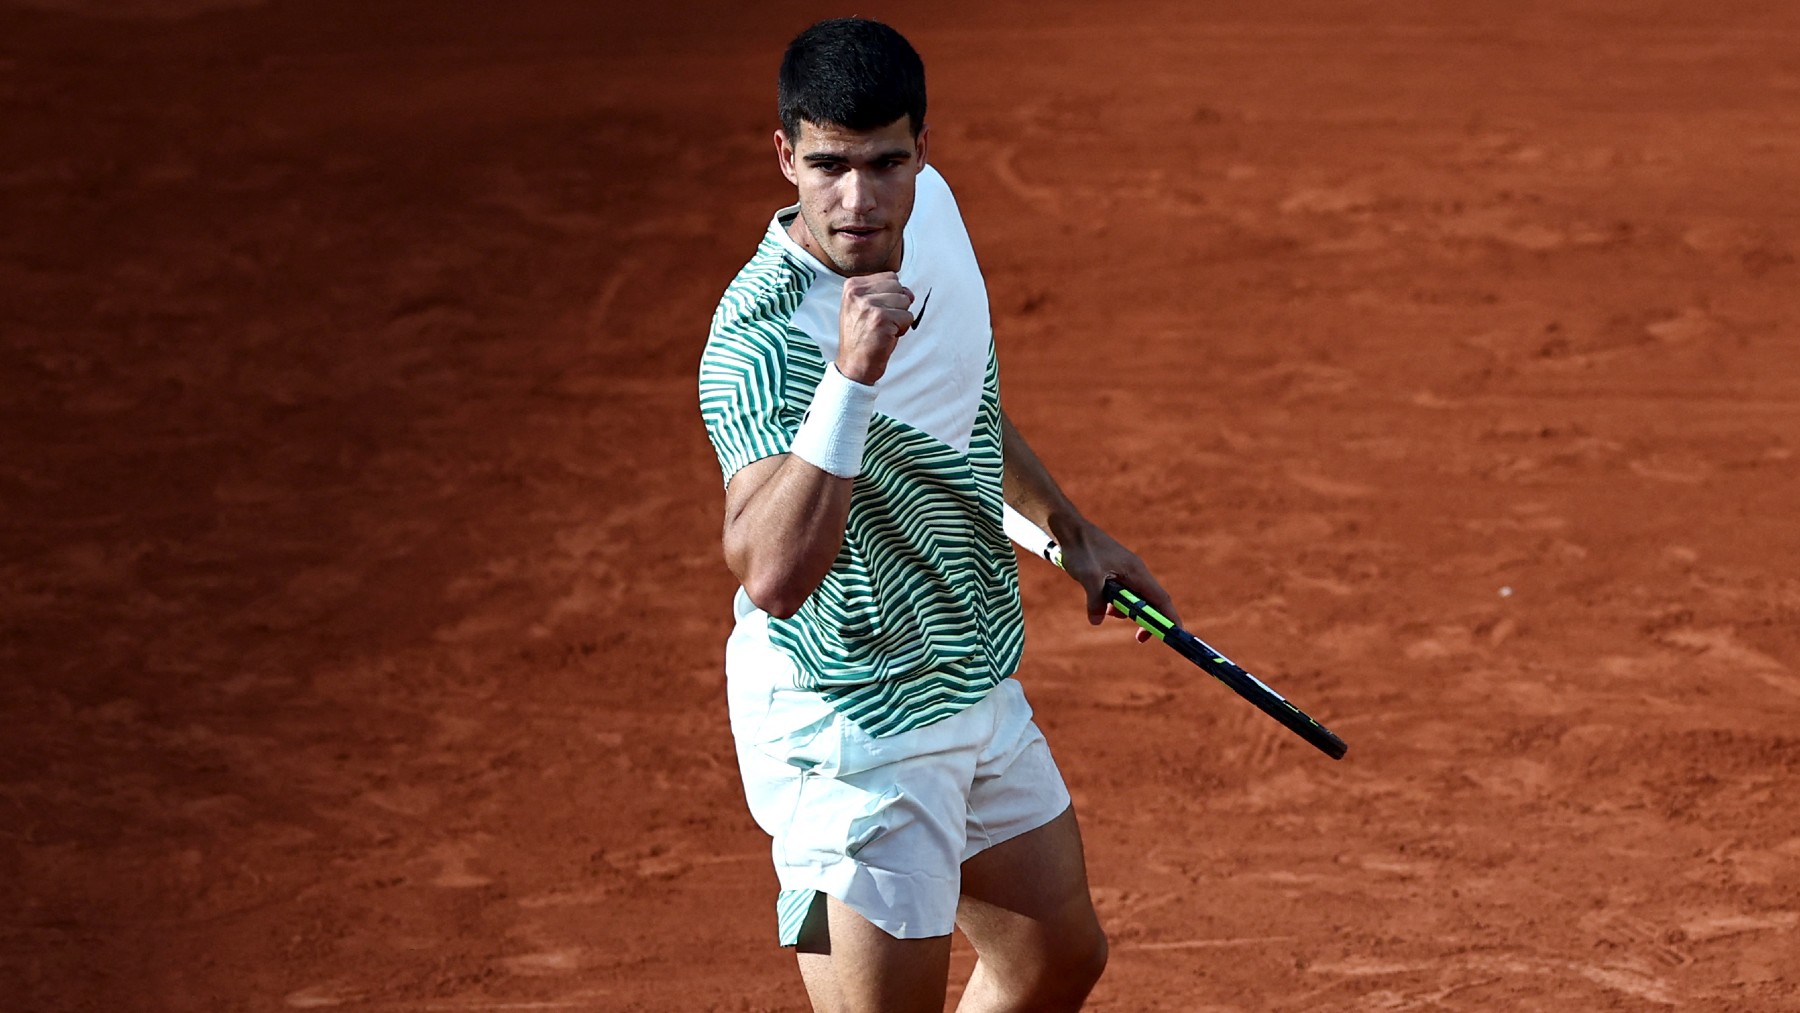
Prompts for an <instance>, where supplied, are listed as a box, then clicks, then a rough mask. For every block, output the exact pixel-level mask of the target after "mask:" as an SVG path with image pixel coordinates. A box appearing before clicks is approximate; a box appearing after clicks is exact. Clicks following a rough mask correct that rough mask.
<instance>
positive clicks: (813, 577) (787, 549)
mask: <svg viewBox="0 0 1800 1013" xmlns="http://www.w3.org/2000/svg"><path fill="white" fill-rule="evenodd" d="M740 482H745V483H747V485H748V488H743V487H740V486H739V483H740ZM854 485H855V479H849V478H838V477H837V476H835V475H832V474H830V473H828V472H825V471H822V470H820V469H819V468H817V467H815V466H813V465H811V464H809V463H807V462H806V461H804V460H801V459H800V458H798V457H795V456H792V455H783V456H781V457H779V458H769V459H767V460H765V461H759V462H757V463H756V464H753V465H751V466H750V467H748V468H745V469H744V471H742V472H739V473H738V476H737V477H735V478H733V479H732V487H733V488H732V490H731V491H732V493H734V494H737V495H733V496H731V497H730V499H731V502H730V504H729V505H730V507H731V509H730V510H729V511H728V512H727V514H726V518H725V537H724V541H725V562H726V564H727V565H728V566H730V567H731V571H732V572H733V573H734V574H736V575H737V578H738V581H739V582H740V583H741V584H743V585H744V591H745V593H746V594H748V595H749V596H750V600H751V601H752V602H754V603H756V606H757V607H758V608H760V609H762V610H764V611H765V612H768V613H769V614H770V615H773V616H776V617H778V618H786V617H788V616H791V615H793V614H794V613H795V612H797V611H799V609H800V606H801V605H802V604H804V603H805V602H806V599H807V598H808V597H809V596H810V595H811V594H812V593H813V591H814V590H815V589H816V588H818V586H819V583H820V582H821V581H823V580H824V579H825V575H826V574H828V573H830V572H831V565H832V563H833V561H835V560H836V559H837V554H838V550H839V549H840V548H841V547H842V546H843V543H844V524H845V521H846V520H847V519H848V518H849V516H850V494H851V490H852V489H853V488H854Z"/></svg>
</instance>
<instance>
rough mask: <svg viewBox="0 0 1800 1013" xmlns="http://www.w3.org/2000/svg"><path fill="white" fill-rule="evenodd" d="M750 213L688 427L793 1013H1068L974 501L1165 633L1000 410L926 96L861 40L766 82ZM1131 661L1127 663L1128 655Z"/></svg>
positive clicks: (1063, 833) (1068, 887) (1070, 980)
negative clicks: (724, 576) (969, 950)
mask: <svg viewBox="0 0 1800 1013" xmlns="http://www.w3.org/2000/svg"><path fill="white" fill-rule="evenodd" d="M779 108H780V116H781V127H780V129H779V130H777V131H776V132H775V137H774V140H775V155H776V160H777V163H778V165H779V166H780V169H781V173H782V175H784V176H785V177H787V179H788V181H789V182H791V183H793V184H794V186H795V188H796V190H797V191H798V197H799V200H798V203H796V204H795V205H794V206H792V207H788V208H785V209H783V210H781V211H778V212H776V213H775V216H774V219H773V220H772V221H771V222H770V223H769V227H768V231H767V232H766V233H765V234H764V235H763V238H762V242H761V245H760V246H759V247H758V248H757V250H756V253H755V255H754V256H753V257H752V258H751V259H750V262H749V263H748V264H747V265H745V267H744V269H743V270H742V271H741V272H740V273H739V274H738V276H737V278H736V279H735V280H734V281H732V283H731V285H730V287H729V288H728V289H727V290H726V292H725V294H724V297H723V298H722V299H721V300H720V302H719V307H718V310H717V312H716V314H715V315H714V317H713V322H712V331H711V335H710V338H709V340H708V342H707V346H706V351H705V353H704V355H703V357H702V359H701V364H700V408H701V414H702V416H703V418H704V420H705V423H706V428H707V433H708V435H709V437H710V438H711V440H712V443H713V446H714V449H715V450H716V451H717V452H718V457H719V463H720V467H721V468H722V470H723V472H724V477H725V483H726V487H725V488H726V491H725V529H724V550H725V559H726V562H727V563H728V564H729V565H730V567H731V570H732V572H733V573H735V574H736V575H737V577H738V579H739V581H740V582H741V584H742V587H741V588H740V589H739V591H738V593H737V595H736V600H735V602H734V606H735V608H734V612H735V616H736V626H735V628H734V630H733V632H732V635H731V638H730V640H729V641H728V643H727V646H726V660H725V665H726V672H727V677H728V685H729V694H728V695H729V700H730V714H731V727H732V732H733V735H734V737H735V739H736V743H737V753H738V761H739V765H740V767H741V769H742V772H743V778H744V791H745V795H746V796H747V798H748V801H749V804H750V810H751V813H752V814H753V815H754V817H755V818H756V821H757V823H758V824H759V825H761V826H762V828H763V829H764V830H766V831H767V832H768V833H769V835H770V836H771V837H772V838H773V847H772V853H773V856H774V861H775V870H776V874H777V878H778V879H779V881H780V886H781V890H780V894H779V897H778V900H777V904H776V910H777V923H778V927H779V932H780V938H781V942H782V944H783V945H787V946H795V947H796V948H797V952H798V954H799V963H800V971H801V975H802V977H803V979H804V981H805V984H806V990H807V993H808V995H809V996H810V998H811V1000H812V1003H813V1006H814V1008H815V1009H816V1010H820V1011H831V1013H839V1011H862V1010H881V1011H884V1013H887V1011H909V1010H934V1011H937V1010H941V1009H942V1008H943V1002H944V995H945V988H946V978H947V974H948V967H949V955H950V934H951V932H952V930H953V929H954V928H955V927H957V926H961V927H962V929H963V931H964V933H965V934H966V935H967V936H968V938H969V940H970V942H971V943H972V944H973V945H974V947H975V950H976V952H977V954H978V956H979V960H978V962H977V964H976V967H975V971H974V974H973V977H972V978H971V979H970V981H969V984H968V987H967V989H966V990H965V991H964V993H963V999H962V1005H961V1007H960V1008H961V1009H963V1010H969V1011H973V1010H981V1011H998V1010H1034V1011H1046V1010H1073V1009H1078V1008H1079V1007H1080V1006H1081V1004H1082V1002H1083V1001H1084V1000H1085V998H1086V996H1087V994H1088V992H1089V990H1090V989H1091V988H1092V987H1093V985H1094V982H1095V981H1096V980H1097V979H1098V978H1099V976H1100V972H1101V969H1102V968H1103V967H1104V966H1105V963H1106V938H1105V936H1104V935H1103V934H1102V932H1101V929H1100V925H1099V921H1098V919H1097V918H1096V917H1095V914H1094V908H1093V903H1092V901H1091V899H1090V898H1089V894H1088V885H1087V874H1086V871H1085V869H1084V866H1083V860H1082V851H1081V835H1080V832H1079V830H1078V829H1077V826H1076V822H1075V813H1074V810H1073V809H1072V808H1071V807H1070V804H1069V793H1068V791H1067V789H1066V788H1065V787H1064V785H1063V780H1062V776H1061V774H1059V773H1058V771H1057V768H1056V764H1055V762H1054V761H1053V760H1052V759H1051V756H1050V750H1049V747H1048V746H1047V745H1046V743H1045V741H1044V737H1043V735H1042V734H1041V733H1040V732H1039V731H1038V728H1037V726H1036V725H1035V724H1034V723H1033V721H1032V717H1031V708H1030V706H1029V705H1028V704H1027V703H1026V700H1025V694H1024V692H1023V690H1021V689H1020V687H1019V684H1018V681H1017V680H1015V679H1013V678H1011V676H1012V675H1013V674H1014V670H1015V669H1016V667H1017V666H1018V663H1019V657H1020V652H1021V650H1022V648H1023V645H1024V623H1023V614H1022V611H1021V608H1020V603H1019V583H1018V573H1017V569H1016V563H1015V559H1014V556H1013V551H1012V546H1011V544H1010V542H1009V541H1008V540H1007V537H1006V534H1005V532H1004V530H1003V528H1002V519H1001V518H1002V503H1003V502H1005V503H1009V504H1011V505H1012V506H1013V507H1014V508H1015V509H1016V510H1017V511H1019V513H1021V514H1022V515H1024V516H1025V517H1026V518H1027V519H1029V520H1031V521H1032V522H1033V523H1035V524H1037V525H1038V526H1039V527H1040V528H1042V529H1044V530H1045V531H1048V532H1050V533H1051V534H1052V535H1053V536H1054V537H1055V538H1056V539H1057V541H1058V542H1059V543H1060V544H1061V546H1062V549H1063V554H1064V555H1063V558H1064V566H1065V568H1066V569H1067V571H1068V573H1069V575H1070V576H1071V577H1073V578H1074V579H1075V580H1076V581H1078V582H1079V583H1080V585H1081V587H1082V588H1083V590H1084V591H1085V593H1086V597H1087V610H1088V616H1089V619H1090V621H1092V622H1094V623H1099V622H1101V621H1102V618H1103V617H1104V616H1105V615H1106V614H1107V611H1108V609H1107V606H1106V604H1105V601H1104V598H1103V592H1102V586H1103V584H1104V582H1105V580H1106V578H1107V577H1108V576H1114V577H1117V578H1118V579H1119V580H1120V581H1121V582H1122V583H1124V584H1125V585H1126V586H1128V587H1131V588H1133V589H1135V590H1136V591H1138V593H1139V594H1141V595H1142V596H1143V597H1144V598H1145V599H1147V600H1148V601H1150V602H1151V603H1152V604H1153V605H1155V607H1156V608H1158V609H1160V610H1162V611H1164V612H1165V613H1166V614H1168V615H1169V616H1171V617H1174V615H1175V610H1174V606H1173V605H1172V604H1171V603H1170V602H1169V600H1168V595H1167V594H1165V593H1164V592H1163V590H1162V588H1161V586H1160V585H1159V584H1158V583H1157V582H1156V580H1155V579H1154V578H1153V577H1152V576H1151V574H1150V573H1149V571H1148V569H1147V568H1146V567H1145V565H1144V563H1143V561H1142V560H1140V559H1139V558H1138V557H1137V556H1136V555H1134V554H1133V553H1131V552H1130V551H1128V550H1126V549H1125V548H1124V547H1123V546H1121V545H1120V544H1119V543H1118V542H1117V541H1115V540H1114V539H1112V538H1111V537H1110V536H1108V535H1107V534H1106V533H1105V532H1103V531H1102V530H1100V529H1099V528H1097V527H1095V526H1094V525H1093V524H1092V523H1090V522H1089V521H1088V520H1087V519H1086V518H1084V517H1083V516H1082V514H1081V513H1080V512H1079V511H1078V510H1076V508H1075V507H1074V506H1073V505H1072V504H1071V503H1070V502H1069V500H1068V498H1067V497H1066V496H1065V495H1063V493H1062V491H1061V490H1060V489H1059V488H1058V486H1057V483H1056V482H1055V481H1054V480H1053V479H1052V478H1051V476H1050V474H1049V473H1048V472H1047V471H1045V469H1044V466H1043V464H1042V463H1041V462H1040V461H1039V460H1038V458H1037V456H1036V455H1035V454H1034V453H1032V450H1031V448H1030V447H1029V446H1028V445H1027V444H1026V443H1025V441H1024V439H1023V438H1021V437H1020V436H1019V433H1018V431H1017V430H1016V429H1014V428H1013V426H1012V424H1011V423H1010V422H1008V421H1007V418H1006V416H1005V414H1004V413H1003V412H1002V411H1001V408H1000V385H999V368H998V364H997V362H996V359H995V353H994V340H993V331H992V326H991V323H990V320H989V315H988V300H987V290H986V285H985V282H984V281H983V280H982V276H981V269H980V267H979V266H978V264H977V263H976V259H975V253H974V250H973V249H972V248H971V246H970V242H969V236H968V233H967V231H966V230H965V229H964V226H963V221H962V217H961V215H960V213H959V212H958V210H957V206H956V201H955V199H954V198H953V197H952V196H951V193H950V188H949V186H948V185H947V184H946V183H945V181H944V179H943V177H942V176H941V175H939V174H938V173H937V171H936V170H935V169H933V168H931V167H930V166H929V165H928V164H927V160H926V153H927V148H928V140H929V134H930V131H929V130H928V129H927V128H926V126H925V72H924V66H923V64H922V63H921V61H920V59H919V56H918V54H917V53H916V52H915V51H914V50H913V48H912V46H911V45H910V44H908V43H907V41H906V40H905V39H904V38H902V37H901V36H900V34H899V33H897V32H895V31H894V30H893V29H892V28H889V27H888V26H886V25H883V24H880V23H878V22H875V21H869V20H863V19H856V18H850V19H842V20H834V21H826V22H821V23H819V24H817V25H814V26H812V27H811V28H808V29H807V30H806V31H804V32H802V33H801V34H800V35H799V36H798V37H797V38H796V39H794V41H793V42H792V43H791V44H790V45H789V47H788V49H787V52H786V55H785V56H784V58H783V60H782V64H781V72H780V85H779ZM1147 636H1148V634H1142V635H1141V636H1140V639H1143V638H1144V637H1147Z"/></svg>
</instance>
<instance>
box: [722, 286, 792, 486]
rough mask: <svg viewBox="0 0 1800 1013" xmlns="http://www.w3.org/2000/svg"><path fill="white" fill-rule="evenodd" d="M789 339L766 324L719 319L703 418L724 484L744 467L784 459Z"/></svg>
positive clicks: (788, 438)
mask: <svg viewBox="0 0 1800 1013" xmlns="http://www.w3.org/2000/svg"><path fill="white" fill-rule="evenodd" d="M786 349H787V335H786V333H785V332H784V331H782V330H781V328H779V327H778V326H773V325H771V324H769V323H768V322H766V321H748V320H744V319H742V318H738V319H735V320H733V319H719V320H715V321H714V322H713V330H712V336H711V337H710V338H709V339H708V341H707V343H706V353H705V354H704V355H703V356H701V359H700V417H701V418H702V419H703V420H704V421H705V423H706V435H707V438H708V439H710V440H712V445H713V451H714V452H715V453H717V454H718V455H719V470H720V472H722V473H723V474H724V477H725V484H726V485H730V484H731V477H732V476H733V475H736V474H737V473H738V472H739V471H741V470H742V469H743V468H744V466H745V465H747V464H750V463H752V462H754V461H760V460H762V459H763V458H765V457H771V456H773V455H775V454H785V453H787V451H788V447H789V446H790V445H791V444H792V443H793V439H794V434H793V431H792V430H791V429H790V428H789V427H788V426H787V425H786V424H785V423H784V421H783V415H784V414H787V413H786V412H785V411H784V408H785V405H784V403H783V401H784V399H783V395H782V378H783V376H784V375H785V372H786V370H785V366H786V359H787V354H786Z"/></svg>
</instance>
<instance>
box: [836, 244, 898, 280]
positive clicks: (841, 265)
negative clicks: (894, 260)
mask: <svg viewBox="0 0 1800 1013" xmlns="http://www.w3.org/2000/svg"><path fill="white" fill-rule="evenodd" d="M889 252H891V251H883V252H880V253H877V252H875V251H873V250H861V249H850V250H845V249H841V248H840V249H835V250H832V251H831V259H832V262H833V263H835V264H836V265H837V269H838V270H840V271H842V272H844V273H845V274H875V273H876V272H878V271H885V270H887V269H888V266H887V262H888V253H889Z"/></svg>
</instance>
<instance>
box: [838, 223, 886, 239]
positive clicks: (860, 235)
mask: <svg viewBox="0 0 1800 1013" xmlns="http://www.w3.org/2000/svg"><path fill="white" fill-rule="evenodd" d="M832 231H833V232H835V233H837V234H838V235H840V236H844V237H846V238H848V239H851V240H854V241H863V240H867V239H870V238H873V237H874V236H875V235H877V234H878V233H880V232H881V229H880V228H879V227H878V226H874V225H849V226H845V227H843V228H839V229H833V230H832Z"/></svg>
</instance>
